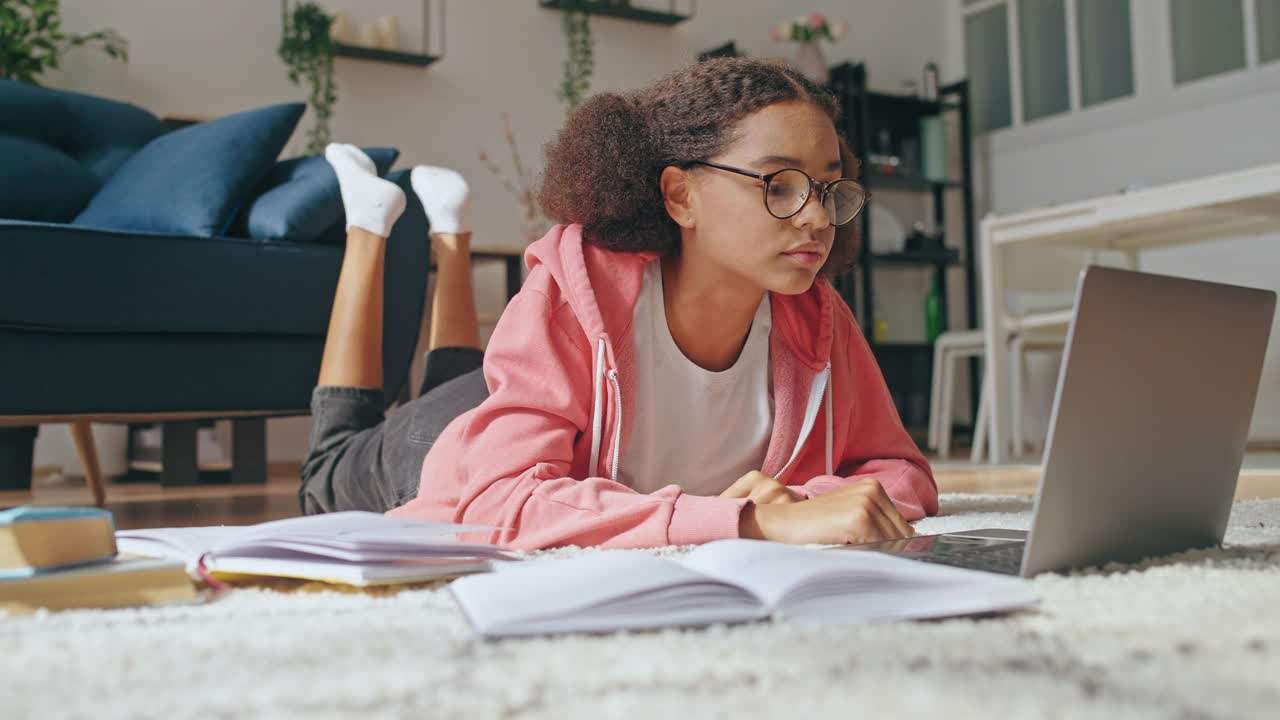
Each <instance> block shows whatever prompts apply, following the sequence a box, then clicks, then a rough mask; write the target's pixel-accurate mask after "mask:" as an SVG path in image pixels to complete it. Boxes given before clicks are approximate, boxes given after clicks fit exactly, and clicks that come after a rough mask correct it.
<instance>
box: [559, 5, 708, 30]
mask: <svg viewBox="0 0 1280 720" xmlns="http://www.w3.org/2000/svg"><path fill="white" fill-rule="evenodd" d="M538 4H539V5H541V6H542V7H544V8H546V9H548V10H576V9H578V8H577V6H578V3H576V2H574V1H573V0H538ZM670 7H671V9H670V11H669V12H668V11H662V10H653V9H651V8H641V7H634V6H633V5H631V4H630V3H627V2H618V1H617V0H612V1H611V0H595V2H592V3H590V5H588V6H587V7H586V8H585V9H586V11H587V13H589V14H591V15H600V16H602V17H614V18H619V19H621V20H634V21H636V22H643V23H651V24H654V25H667V26H671V25H678V24H680V23H682V22H684V21H685V20H688V19H690V18H692V17H693V14H694V11H695V7H696V6H695V4H694V2H693V0H690V3H689V12H688V13H687V14H685V13H680V12H676V4H675V2H672V3H671V5H670Z"/></svg>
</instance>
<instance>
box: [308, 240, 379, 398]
mask: <svg viewBox="0 0 1280 720" xmlns="http://www.w3.org/2000/svg"><path fill="white" fill-rule="evenodd" d="M386 242H387V241H386V238H384V237H380V236H378V235H374V234H373V233H371V232H369V231H368V230H365V229H363V228H358V227H352V228H351V229H350V230H349V231H348V232H347V249H346V253H345V254H344V255H343V257H342V271H341V272H340V273H339V275H338V289H337V292H336V293H335V294H334V298H333V310H332V312H331V313H330V314H329V331H328V334H327V335H325V340H324V355H323V356H322V357H321V359H320V382H319V384H320V385H327V386H340V387H364V388H379V389H381V388H382V280H383V268H384V264H385V250H386Z"/></svg>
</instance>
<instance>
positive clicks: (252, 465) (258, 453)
mask: <svg viewBox="0 0 1280 720" xmlns="http://www.w3.org/2000/svg"><path fill="white" fill-rule="evenodd" d="M231 482H232V483H233V484H237V485H238V484H258V485H261V484H264V483H266V482H267V420H266V418H238V419H235V420H232V421H231Z"/></svg>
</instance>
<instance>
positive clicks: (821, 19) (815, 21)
mask: <svg viewBox="0 0 1280 720" xmlns="http://www.w3.org/2000/svg"><path fill="white" fill-rule="evenodd" d="M826 22H827V16H826V15H824V14H823V13H821V12H813V13H810V14H809V27H811V28H813V29H814V30H817V29H818V28H820V27H822V26H823V25H824V24H825V23H826Z"/></svg>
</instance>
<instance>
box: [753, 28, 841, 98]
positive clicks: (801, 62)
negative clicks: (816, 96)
mask: <svg viewBox="0 0 1280 720" xmlns="http://www.w3.org/2000/svg"><path fill="white" fill-rule="evenodd" d="M848 30H849V25H848V23H845V22H838V23H832V22H830V21H828V20H827V16H826V15H825V14H823V13H820V12H813V13H809V14H808V15H798V16H796V17H795V18H794V19H792V20H788V21H786V22H784V23H782V24H781V25H778V26H777V27H775V28H774V29H773V33H772V34H773V39H774V40H776V41H778V42H783V41H791V42H796V43H799V48H797V50H796V59H795V60H794V61H793V64H794V65H795V66H796V69H797V70H799V71H800V72H801V74H803V75H804V76H805V77H807V78H809V79H810V80H812V81H814V82H816V83H819V84H823V85H825V84H826V83H827V81H828V80H830V79H831V72H830V69H829V68H828V67H827V60H826V58H824V57H823V56H822V50H821V49H820V48H819V47H818V41H820V40H828V41H831V42H835V41H836V40H839V39H840V38H842V37H844V35H845V33H846V32H848Z"/></svg>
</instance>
